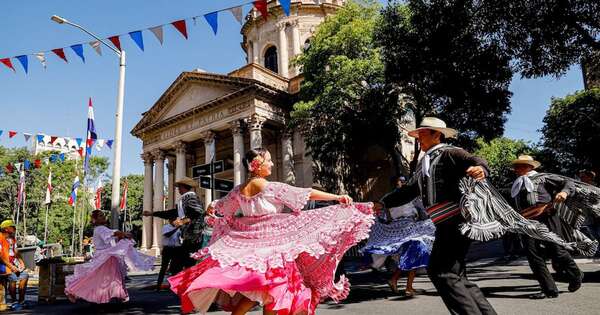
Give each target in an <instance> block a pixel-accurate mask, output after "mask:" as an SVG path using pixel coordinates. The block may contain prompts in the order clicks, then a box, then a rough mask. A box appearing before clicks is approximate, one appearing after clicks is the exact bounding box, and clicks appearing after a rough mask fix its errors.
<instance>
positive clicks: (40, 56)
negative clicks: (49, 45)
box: [34, 52, 46, 69]
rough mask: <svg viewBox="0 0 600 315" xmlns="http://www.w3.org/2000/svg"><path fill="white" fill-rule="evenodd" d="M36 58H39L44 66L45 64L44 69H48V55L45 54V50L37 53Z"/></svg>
mask: <svg viewBox="0 0 600 315" xmlns="http://www.w3.org/2000/svg"><path fill="white" fill-rule="evenodd" d="M34 55H35V58H37V59H38V60H39V61H40V62H41V63H42V66H44V69H46V56H45V55H44V53H43V52H39V53H35V54H34Z"/></svg>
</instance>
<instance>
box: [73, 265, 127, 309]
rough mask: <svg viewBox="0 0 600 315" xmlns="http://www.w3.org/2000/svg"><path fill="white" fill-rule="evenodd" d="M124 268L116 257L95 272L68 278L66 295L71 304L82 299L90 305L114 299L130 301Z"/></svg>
mask: <svg viewBox="0 0 600 315" xmlns="http://www.w3.org/2000/svg"><path fill="white" fill-rule="evenodd" d="M123 269H124V267H123V265H122V264H121V262H120V260H119V259H118V258H116V257H114V256H111V257H109V258H108V259H106V260H105V261H104V263H103V264H102V265H100V266H99V267H98V268H97V269H96V270H95V272H93V273H86V274H83V275H79V276H78V277H67V278H68V279H67V280H68V284H67V286H66V287H65V295H66V296H67V297H68V298H69V300H70V301H71V302H76V300H77V299H82V300H85V301H88V302H90V303H97V304H103V303H108V302H110V301H111V300H113V299H117V300H120V301H125V302H126V301H128V300H129V294H128V293H127V289H126V288H125V283H124V280H123V278H124V276H125V274H124V270H123Z"/></svg>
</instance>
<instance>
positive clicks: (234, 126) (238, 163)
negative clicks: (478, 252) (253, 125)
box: [230, 120, 244, 185]
mask: <svg viewBox="0 0 600 315" xmlns="http://www.w3.org/2000/svg"><path fill="white" fill-rule="evenodd" d="M230 124H231V134H232V135H233V184H234V185H239V184H241V183H242V182H243V181H244V167H243V165H242V158H243V156H244V132H243V130H242V121H241V120H236V121H233V122H231V123H230Z"/></svg>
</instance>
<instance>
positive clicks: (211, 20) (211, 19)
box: [204, 11, 219, 35]
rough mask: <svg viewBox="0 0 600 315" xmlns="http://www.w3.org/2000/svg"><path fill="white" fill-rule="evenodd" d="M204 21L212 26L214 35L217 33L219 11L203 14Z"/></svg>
mask: <svg viewBox="0 0 600 315" xmlns="http://www.w3.org/2000/svg"><path fill="white" fill-rule="evenodd" d="M204 18H205V19H206V22H208V25H210V27H211V28H212V30H213V32H214V33H215V35H217V29H218V28H219V12H218V11H217V12H211V13H208V14H205V15H204Z"/></svg>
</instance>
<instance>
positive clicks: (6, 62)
mask: <svg viewBox="0 0 600 315" xmlns="http://www.w3.org/2000/svg"><path fill="white" fill-rule="evenodd" d="M0 62H2V63H3V64H4V65H5V66H7V67H9V68H10V69H12V71H15V72H16V70H15V68H14V67H13V65H12V62H11V61H10V58H4V59H0Z"/></svg>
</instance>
